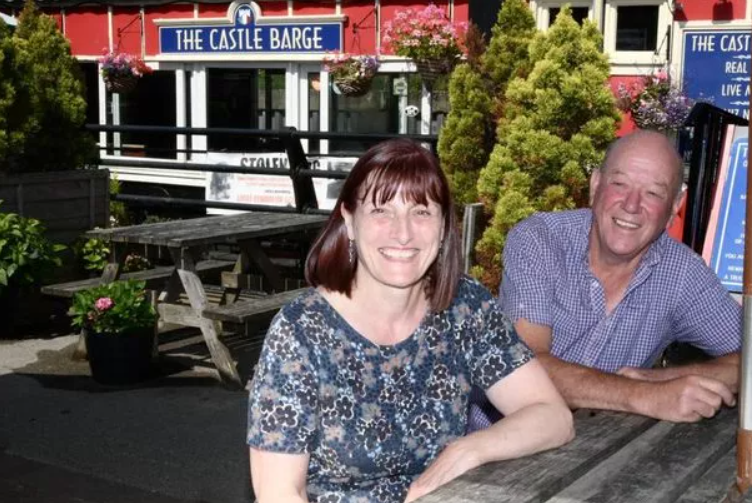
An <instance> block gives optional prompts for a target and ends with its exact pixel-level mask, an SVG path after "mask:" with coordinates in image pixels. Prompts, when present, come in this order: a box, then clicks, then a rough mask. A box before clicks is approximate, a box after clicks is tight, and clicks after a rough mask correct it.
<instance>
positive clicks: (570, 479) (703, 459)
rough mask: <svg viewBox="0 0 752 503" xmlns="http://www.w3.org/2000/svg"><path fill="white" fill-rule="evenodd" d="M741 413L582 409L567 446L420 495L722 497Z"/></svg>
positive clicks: (478, 502) (427, 502) (616, 500)
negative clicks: (676, 414)
mask: <svg viewBox="0 0 752 503" xmlns="http://www.w3.org/2000/svg"><path fill="white" fill-rule="evenodd" d="M737 416H738V412H737V410H736V409H724V410H722V411H720V412H719V413H718V414H717V415H716V417H714V418H713V419H706V420H703V421H700V422H698V423H691V424H686V423H681V424H676V423H670V422H667V421H656V420H654V419H649V418H646V417H642V416H636V415H632V414H623V413H617V412H605V411H597V412H596V411H587V410H579V411H577V412H576V413H575V428H576V430H577V437H576V438H575V439H574V440H573V441H572V442H571V443H569V444H567V445H565V446H564V447H562V448H559V449H554V450H551V451H547V452H543V453H539V454H535V455H532V456H529V457H526V458H521V459H515V460H511V461H500V462H496V463H489V464H487V465H484V466H481V467H479V468H476V469H475V470H472V471H470V472H468V473H466V474H464V475H462V476H461V477H459V478H458V479H456V480H454V481H452V482H450V483H449V484H447V485H446V486H444V487H441V488H439V489H438V490H437V491H435V492H433V493H431V494H429V495H427V496H425V497H424V498H421V499H420V500H419V501H420V502H421V503H438V502H443V503H486V502H488V503H490V502H493V503H496V502H509V503H532V502H548V503H581V502H589V503H669V502H671V503H720V502H721V501H722V500H723V499H724V497H725V495H726V493H727V492H728V490H729V488H731V486H732V484H733V483H734V481H735V478H736V448H735V446H736V428H737V423H738V419H737ZM743 501H745V502H752V497H750V496H749V495H747V497H746V498H745V499H744V500H743Z"/></svg>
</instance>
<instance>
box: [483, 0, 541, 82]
mask: <svg viewBox="0 0 752 503" xmlns="http://www.w3.org/2000/svg"><path fill="white" fill-rule="evenodd" d="M534 34H535V19H533V14H532V12H531V11H530V7H529V6H528V4H527V2H526V1H525V0H506V1H505V2H504V4H503V5H502V7H501V10H499V15H498V18H497V19H496V24H495V25H494V26H493V28H492V29H491V41H490V42H489V44H488V50H486V53H485V54H484V55H483V58H482V62H483V66H484V67H485V71H486V73H487V74H488V76H489V79H490V81H491V82H492V85H493V86H494V87H493V92H494V94H496V95H498V96H503V94H504V90H505V88H506V85H507V83H508V82H509V79H511V78H512V77H515V76H524V75H525V74H526V73H527V70H528V68H529V59H528V46H529V45H530V40H531V39H532V38H533V35H534Z"/></svg>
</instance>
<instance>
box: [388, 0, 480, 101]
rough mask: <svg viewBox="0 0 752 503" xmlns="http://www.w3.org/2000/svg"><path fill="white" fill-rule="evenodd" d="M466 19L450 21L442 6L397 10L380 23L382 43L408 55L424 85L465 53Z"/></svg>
mask: <svg viewBox="0 0 752 503" xmlns="http://www.w3.org/2000/svg"><path fill="white" fill-rule="evenodd" d="M466 32H467V23H457V24H455V23H452V22H451V21H450V20H449V18H448V17H447V16H446V14H445V12H444V9H442V8H440V7H437V6H436V5H434V4H429V5H428V6H427V7H425V8H424V9H420V10H417V9H405V10H402V11H399V12H397V13H396V15H395V16H394V19H393V20H391V21H387V22H386V23H385V25H384V38H383V42H384V45H385V46H387V47H390V48H391V49H392V51H394V53H395V54H397V55H398V56H404V57H407V58H410V59H412V60H413V61H414V62H415V65H416V66H417V68H418V73H420V75H421V77H422V78H423V82H424V83H426V85H427V86H429V87H430V86H431V85H432V84H433V82H435V81H436V80H437V79H438V78H439V77H440V76H441V75H445V74H448V73H450V72H451V71H452V69H453V68H454V66H455V65H456V64H457V62H458V61H459V59H460V58H461V57H462V55H463V54H464V53H465V44H464V34H465V33H466Z"/></svg>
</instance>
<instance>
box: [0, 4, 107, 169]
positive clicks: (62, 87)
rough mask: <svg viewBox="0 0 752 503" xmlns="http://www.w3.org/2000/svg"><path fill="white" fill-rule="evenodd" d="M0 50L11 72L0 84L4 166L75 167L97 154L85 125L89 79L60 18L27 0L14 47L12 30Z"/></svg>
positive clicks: (0, 141) (1, 38)
mask: <svg viewBox="0 0 752 503" xmlns="http://www.w3.org/2000/svg"><path fill="white" fill-rule="evenodd" d="M0 52H1V53H3V54H4V56H3V60H4V61H6V62H7V63H6V64H3V65H2V68H3V69H2V70H0V71H1V72H2V76H3V77H7V78H3V79H2V80H1V81H2V82H3V84H1V85H0V110H2V109H3V107H4V111H5V112H7V113H5V114H2V116H3V117H4V120H3V121H1V122H0V129H1V130H2V133H0V171H6V172H22V171H25V172H28V171H58V170H66V169H75V168H79V167H82V166H84V165H85V164H86V163H87V162H89V161H90V160H91V159H93V158H94V157H95V153H96V150H95V147H94V141H93V139H92V137H91V136H90V135H88V134H87V133H86V132H85V131H83V130H82V129H81V126H82V125H83V124H84V121H85V119H86V100H85V98H84V84H83V82H82V80H81V77H80V70H79V67H78V63H77V62H76V60H75V58H73V57H72V56H71V53H70V45H69V43H68V41H67V40H66V38H65V37H64V36H63V34H62V33H61V32H60V31H59V30H58V28H57V25H56V23H55V21H54V20H53V19H52V18H51V17H50V16H47V15H45V14H41V13H40V12H39V11H38V10H37V8H36V6H35V5H34V2H33V0H27V2H26V5H25V6H24V9H23V11H22V12H21V15H20V17H19V23H18V27H17V28H16V30H15V32H14V33H13V35H12V36H11V37H10V46H9V45H8V37H7V33H6V36H3V35H0ZM9 55H10V56H9ZM10 89H12V92H9V90H10ZM3 138H5V140H3ZM3 147H5V148H3Z"/></svg>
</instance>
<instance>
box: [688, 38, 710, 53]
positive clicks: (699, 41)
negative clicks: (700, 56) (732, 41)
mask: <svg viewBox="0 0 752 503" xmlns="http://www.w3.org/2000/svg"><path fill="white" fill-rule="evenodd" d="M692 51H694V52H713V51H715V36H714V35H692Z"/></svg>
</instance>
